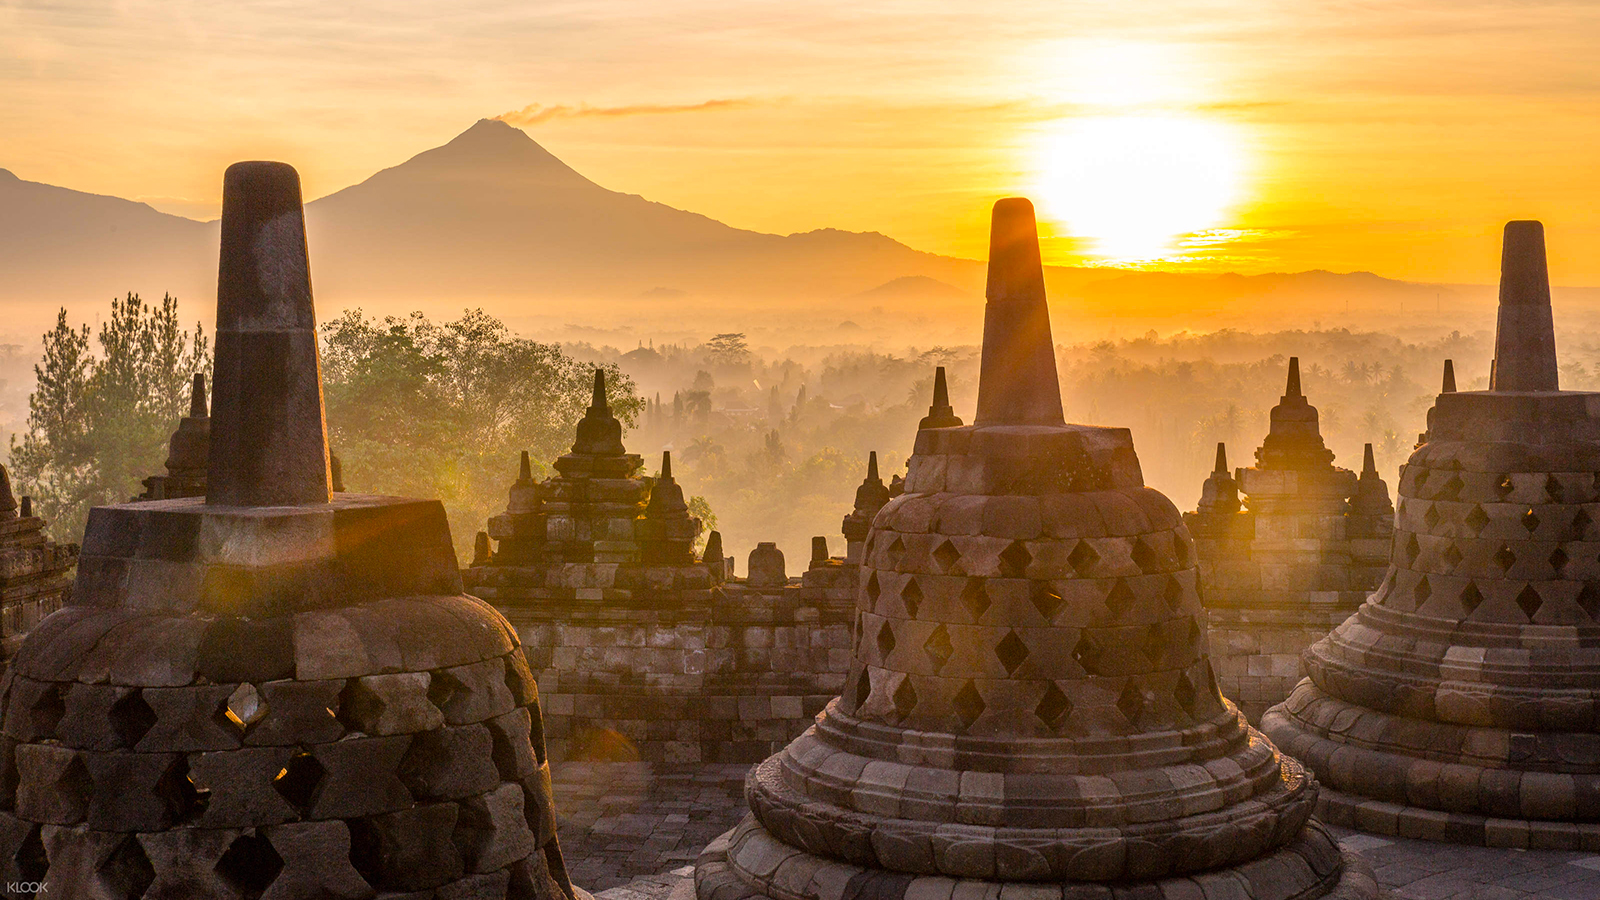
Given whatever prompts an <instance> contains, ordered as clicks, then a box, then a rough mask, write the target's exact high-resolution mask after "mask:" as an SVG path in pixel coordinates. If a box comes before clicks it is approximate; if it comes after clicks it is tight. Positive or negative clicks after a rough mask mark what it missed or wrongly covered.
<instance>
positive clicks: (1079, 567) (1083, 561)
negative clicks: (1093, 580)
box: [1067, 541, 1100, 578]
mask: <svg viewBox="0 0 1600 900" xmlns="http://www.w3.org/2000/svg"><path fill="white" fill-rule="evenodd" d="M1099 561H1100V554H1099V553H1096V552H1095V549H1094V548H1093V547H1091V546H1089V542H1088V541H1079V542H1078V546H1076V547H1073V548H1072V552H1071V553H1068V554H1067V564H1068V565H1070V566H1072V571H1073V572H1075V573H1077V576H1078V577H1079V578H1087V577H1089V569H1090V568H1091V567H1093V566H1094V564H1095V563H1097V562H1099Z"/></svg>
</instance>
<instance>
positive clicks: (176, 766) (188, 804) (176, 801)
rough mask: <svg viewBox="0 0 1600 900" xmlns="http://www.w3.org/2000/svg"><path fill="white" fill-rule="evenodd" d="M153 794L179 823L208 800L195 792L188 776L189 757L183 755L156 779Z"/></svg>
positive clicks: (191, 780)
mask: <svg viewBox="0 0 1600 900" xmlns="http://www.w3.org/2000/svg"><path fill="white" fill-rule="evenodd" d="M154 793H155V795H156V796H157V797H160V798H161V801H162V802H163V803H165V804H166V806H167V811H168V812H169V813H171V815H172V818H173V819H174V820H175V821H179V822H181V821H184V820H185V819H188V818H190V817H191V816H192V815H193V814H194V813H195V812H196V810H197V809H198V808H199V806H200V804H201V802H202V800H206V801H209V799H210V798H209V796H208V797H206V798H202V797H201V796H200V792H199V791H197V790H195V787H194V779H193V778H191V777H190V776H189V757H187V756H183V755H179V756H178V757H177V758H176V759H174V760H173V761H172V764H171V765H169V766H167V770H166V771H165V772H162V773H161V777H160V778H158V779H156V787H155V791H154Z"/></svg>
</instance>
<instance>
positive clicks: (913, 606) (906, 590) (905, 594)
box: [900, 576, 922, 618]
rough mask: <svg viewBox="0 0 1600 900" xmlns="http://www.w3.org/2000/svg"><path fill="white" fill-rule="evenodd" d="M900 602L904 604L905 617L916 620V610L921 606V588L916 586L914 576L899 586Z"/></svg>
mask: <svg viewBox="0 0 1600 900" xmlns="http://www.w3.org/2000/svg"><path fill="white" fill-rule="evenodd" d="M900 602H901V603H903V604H905V607H906V615H908V616H911V617H912V618H916V616H917V610H918V608H920V607H921V606H922V586H921V585H919V584H917V579H916V577H915V576H912V577H911V578H907V579H906V583H905V584H903V585H901V586H900Z"/></svg>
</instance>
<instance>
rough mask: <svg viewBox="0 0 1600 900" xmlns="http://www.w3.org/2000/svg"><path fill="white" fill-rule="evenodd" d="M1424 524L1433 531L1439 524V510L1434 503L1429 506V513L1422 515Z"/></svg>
mask: <svg viewBox="0 0 1600 900" xmlns="http://www.w3.org/2000/svg"><path fill="white" fill-rule="evenodd" d="M1422 524H1424V525H1426V526H1428V530H1429V531H1432V530H1433V529H1434V528H1435V527H1437V526H1438V524H1439V508H1438V507H1437V506H1434V505H1433V504H1432V503H1430V504H1428V511H1427V512H1425V513H1423V514H1422Z"/></svg>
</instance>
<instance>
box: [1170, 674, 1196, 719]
mask: <svg viewBox="0 0 1600 900" xmlns="http://www.w3.org/2000/svg"><path fill="white" fill-rule="evenodd" d="M1196 696H1197V694H1196V692H1195V689H1194V684H1193V683H1192V682H1190V680H1189V676H1188V674H1187V673H1185V674H1184V675H1183V676H1182V677H1181V678H1179V679H1178V684H1177V686H1176V687H1174V688H1173V689H1172V699H1173V700H1176V701H1177V702H1178V708H1179V709H1181V710H1183V711H1184V712H1186V713H1188V714H1189V715H1191V716H1192V715H1194V701H1195V697H1196Z"/></svg>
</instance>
